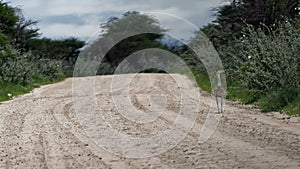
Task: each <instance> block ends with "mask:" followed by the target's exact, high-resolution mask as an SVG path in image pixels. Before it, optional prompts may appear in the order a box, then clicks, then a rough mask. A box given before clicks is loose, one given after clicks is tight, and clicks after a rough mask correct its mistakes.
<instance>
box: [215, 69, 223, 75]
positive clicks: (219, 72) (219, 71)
mask: <svg viewBox="0 0 300 169" xmlns="http://www.w3.org/2000/svg"><path fill="white" fill-rule="evenodd" d="M221 73H224V70H218V71H217V73H216V74H217V75H220V74H221Z"/></svg>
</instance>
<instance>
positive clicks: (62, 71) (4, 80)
mask: <svg viewBox="0 0 300 169" xmlns="http://www.w3.org/2000/svg"><path fill="white" fill-rule="evenodd" d="M36 24H37V22H36V21H32V20H26V19H25V18H24V16H23V15H22V12H21V9H19V8H16V7H12V6H10V4H9V3H6V2H2V1H0V101H5V100H9V99H11V98H13V97H14V96H17V95H20V94H24V93H28V92H29V91H31V90H32V89H33V88H35V87H38V86H40V85H43V84H48V83H53V82H57V81H60V80H62V79H64V78H65V77H68V76H70V75H71V74H72V69H73V65H74V63H75V60H76V58H77V56H78V53H79V51H78V49H79V48H81V47H83V45H84V44H85V43H84V42H82V41H80V40H77V39H76V38H68V39H59V40H53V39H48V38H42V37H41V34H40V33H39V29H38V28H37V27H36Z"/></svg>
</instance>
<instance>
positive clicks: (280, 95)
mask: <svg viewBox="0 0 300 169" xmlns="http://www.w3.org/2000/svg"><path fill="white" fill-rule="evenodd" d="M220 51H221V52H220V53H221V56H222V57H223V61H224V65H225V67H226V69H227V75H228V76H229V77H230V78H231V79H234V80H235V81H237V82H238V83H237V84H238V86H239V87H238V90H245V91H246V92H247V93H248V96H250V97H249V98H248V101H247V102H248V103H253V102H256V103H257V105H258V106H259V107H260V108H262V110H263V111H279V110H282V109H283V108H284V107H285V106H287V105H289V103H292V102H294V100H296V99H297V98H299V97H300V90H299V89H300V25H297V24H295V23H291V22H289V21H285V22H280V23H278V24H277V25H275V26H274V27H272V28H269V27H266V26H264V25H262V27H261V28H260V29H257V30H255V29H254V28H253V27H251V26H249V27H248V28H247V30H245V31H244V35H243V36H242V37H241V38H240V39H237V40H236V42H234V43H233V44H232V45H231V46H226V47H223V48H221V50H220ZM238 94H239V93H238V92H237V95H238ZM297 111H299V109H298V110H297ZM299 114H300V112H299Z"/></svg>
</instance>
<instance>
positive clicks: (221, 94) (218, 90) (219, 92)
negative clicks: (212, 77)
mask: <svg viewBox="0 0 300 169" xmlns="http://www.w3.org/2000/svg"><path fill="white" fill-rule="evenodd" d="M221 73H223V71H218V72H217V73H216V74H217V80H218V84H217V86H216V87H215V88H214V90H213V95H214V96H215V98H216V102H217V107H218V113H223V101H224V98H225V97H226V94H227V93H226V91H225V89H224V88H223V87H222V81H221ZM219 103H220V105H219Z"/></svg>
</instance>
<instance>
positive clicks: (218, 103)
mask: <svg viewBox="0 0 300 169" xmlns="http://www.w3.org/2000/svg"><path fill="white" fill-rule="evenodd" d="M216 102H217V108H218V113H219V112H220V111H219V100H218V97H216Z"/></svg>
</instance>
